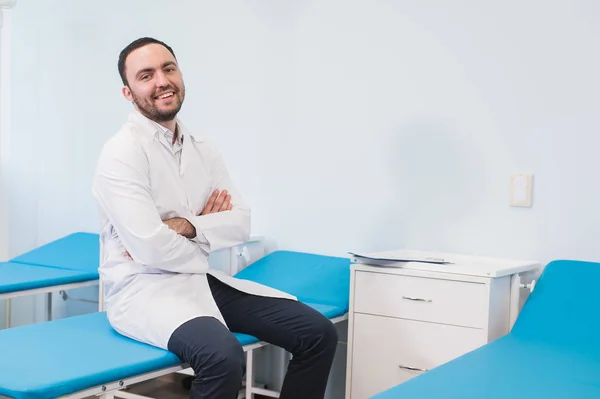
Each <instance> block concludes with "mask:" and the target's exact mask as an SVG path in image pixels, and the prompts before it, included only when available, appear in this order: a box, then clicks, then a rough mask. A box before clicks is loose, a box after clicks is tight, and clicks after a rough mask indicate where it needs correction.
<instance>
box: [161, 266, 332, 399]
mask: <svg viewBox="0 0 600 399" xmlns="http://www.w3.org/2000/svg"><path fill="white" fill-rule="evenodd" d="M208 281H209V285H210V289H211V291H212V294H213V297H214V298H215V301H216V303H217V306H218V307H219V309H220V311H221V314H222V315H223V318H224V319H225V322H226V323H227V325H228V326H229V329H227V328H226V327H225V326H224V325H223V324H221V323H220V322H219V321H218V320H217V319H215V318H213V317H199V318H196V319H193V320H190V321H188V322H186V323H184V324H183V325H181V326H180V327H179V328H177V329H176V330H175V332H174V333H173V334H172V336H171V338H170V339H169V343H168V349H169V350H170V351H171V352H173V353H175V354H176V355H177V356H179V358H180V359H181V360H182V361H183V362H185V363H188V364H189V365H190V367H192V369H193V370H194V373H195V377H194V380H193V382H192V387H191V398H192V399H207V398H210V399H235V398H237V395H238V392H239V390H240V389H241V387H242V378H243V375H244V373H245V357H244V351H243V349H242V347H241V345H240V343H239V342H238V340H237V339H236V338H235V336H234V335H233V334H232V332H238V333H244V334H249V335H252V336H255V337H256V338H258V339H260V340H262V341H265V342H269V343H271V344H273V345H276V346H279V347H281V348H284V349H285V350H287V351H288V352H290V353H292V355H293V358H292V360H291V362H290V364H289V366H288V369H287V373H286V376H285V379H284V382H283V387H282V389H281V395H280V399H296V398H297V399H321V398H323V396H324V394H325V388H326V386H327V379H328V377H329V371H330V369H331V365H332V363H333V357H334V355H335V350H336V345H337V340H338V337H337V331H336V330H335V327H334V325H333V324H332V323H331V321H330V320H329V319H327V318H326V317H324V316H323V315H321V314H320V313H319V312H317V311H315V310H313V309H312V308H311V307H309V306H307V305H304V304H303V303H300V302H296V301H292V300H288V299H280V298H268V297H260V296H255V295H249V294H246V293H243V292H240V291H238V290H236V289H234V288H231V287H229V286H228V285H226V284H224V283H222V282H220V281H219V280H217V279H216V278H214V277H212V276H210V275H208ZM230 330H231V331H230Z"/></svg>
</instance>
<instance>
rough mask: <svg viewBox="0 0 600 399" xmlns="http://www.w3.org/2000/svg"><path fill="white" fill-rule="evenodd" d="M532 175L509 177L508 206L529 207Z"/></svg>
mask: <svg viewBox="0 0 600 399" xmlns="http://www.w3.org/2000/svg"><path fill="white" fill-rule="evenodd" d="M532 184H533V175H532V174H531V173H517V174H514V175H512V176H511V177H510V206H521V207H531V192H532V191H533V190H532V189H533V188H532Z"/></svg>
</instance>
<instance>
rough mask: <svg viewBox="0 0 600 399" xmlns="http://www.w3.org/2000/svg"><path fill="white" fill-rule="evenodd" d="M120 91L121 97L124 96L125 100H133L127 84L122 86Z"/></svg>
mask: <svg viewBox="0 0 600 399" xmlns="http://www.w3.org/2000/svg"><path fill="white" fill-rule="evenodd" d="M121 92H122V93H123V97H125V98H126V99H127V101H133V96H132V95H131V90H129V87H128V86H123V88H122V89H121Z"/></svg>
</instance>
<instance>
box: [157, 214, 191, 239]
mask: <svg viewBox="0 0 600 399" xmlns="http://www.w3.org/2000/svg"><path fill="white" fill-rule="evenodd" d="M163 223H164V224H166V225H167V226H169V228H170V229H171V230H174V231H175V232H176V233H177V234H179V235H182V236H184V237H186V238H189V239H192V238H194V237H196V228H195V227H194V225H193V224H191V223H190V222H189V221H188V220H187V219H184V218H172V219H167V220H163Z"/></svg>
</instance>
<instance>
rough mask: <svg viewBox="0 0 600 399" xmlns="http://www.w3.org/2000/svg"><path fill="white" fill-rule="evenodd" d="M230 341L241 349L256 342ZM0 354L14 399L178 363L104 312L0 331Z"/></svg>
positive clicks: (4, 381) (1, 371)
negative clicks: (121, 328)
mask: <svg viewBox="0 0 600 399" xmlns="http://www.w3.org/2000/svg"><path fill="white" fill-rule="evenodd" d="M311 306H313V307H314V308H315V309H317V310H319V311H322V313H324V314H326V315H327V314H330V315H341V314H343V313H344V311H343V310H340V309H337V308H335V307H334V306H330V305H316V306H315V305H311ZM235 336H236V338H237V339H238V341H239V342H240V344H241V345H248V344H252V343H256V342H258V339H256V338H254V337H252V336H250V335H247V334H237V333H236V334H235ZM0 353H1V354H2V356H0V395H5V396H9V397H11V398H15V399H50V398H55V397H57V396H60V395H65V394H68V393H73V392H77V391H80V390H83V389H88V388H90V387H95V386H99V385H102V384H106V383H109V382H112V381H118V380H120V379H124V378H128V377H132V376H135V375H139V374H143V373H147V372H150V371H155V370H160V369H162V368H166V367H171V366H176V365H179V364H180V363H181V362H180V360H179V358H178V357H177V356H175V355H174V354H173V353H171V352H169V351H165V350H163V349H160V348H156V347H153V346H150V345H146V344H143V343H140V342H137V341H134V340H132V339H129V338H127V337H124V336H122V335H120V334H118V333H117V332H115V331H114V330H113V328H112V327H111V326H110V324H109V322H108V319H107V317H106V313H104V312H101V313H92V314H86V315H83V316H73V317H69V318H65V319H61V320H56V321H53V322H43V323H39V324H30V325H26V326H22V327H15V328H9V329H6V330H0Z"/></svg>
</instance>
